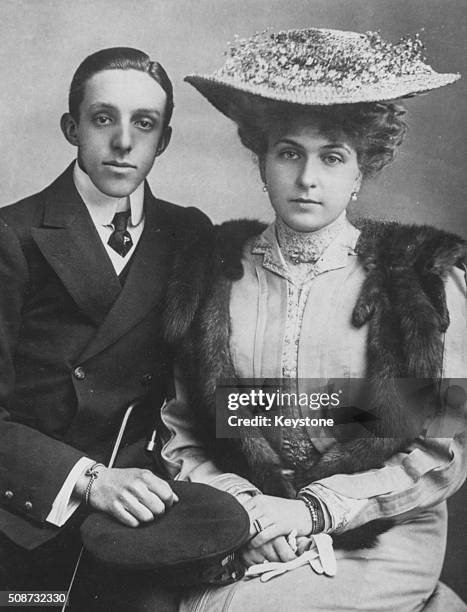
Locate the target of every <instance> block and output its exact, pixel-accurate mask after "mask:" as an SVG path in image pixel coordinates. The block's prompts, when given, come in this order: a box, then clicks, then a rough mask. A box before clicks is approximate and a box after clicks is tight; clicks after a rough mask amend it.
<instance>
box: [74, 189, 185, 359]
mask: <svg viewBox="0 0 467 612" xmlns="http://www.w3.org/2000/svg"><path fill="white" fill-rule="evenodd" d="M144 211H145V222H144V230H143V233H142V235H141V238H140V240H139V242H138V246H137V247H136V250H135V252H134V254H133V258H132V261H131V262H130V269H129V272H128V276H127V279H126V282H125V284H124V286H123V288H122V290H121V291H120V294H119V295H118V297H117V299H116V300H115V302H114V304H113V306H112V308H111V309H110V311H109V313H108V315H107V317H106V318H105V320H104V321H103V323H102V325H101V327H100V328H99V330H98V332H97V334H96V335H95V336H94V338H93V339H92V340H91V342H90V343H89V345H88V346H87V347H86V348H85V350H84V352H83V353H82V355H81V356H80V359H81V361H85V360H86V359H89V358H90V357H92V356H93V355H96V354H97V353H99V352H101V351H103V350H104V349H105V348H107V347H108V346H110V345H111V344H113V343H114V342H116V341H117V340H118V339H119V338H120V337H122V336H123V335H124V334H125V333H126V332H127V331H128V330H130V329H131V328H132V327H133V326H134V325H135V324H136V323H138V321H140V320H141V319H142V318H143V317H144V316H145V315H146V314H147V313H148V312H149V311H150V310H151V308H153V307H154V306H155V305H156V304H157V302H158V301H159V300H160V298H161V296H162V294H163V293H164V292H165V286H166V280H167V275H168V270H169V262H170V260H171V257H172V250H173V231H172V228H171V224H170V220H169V217H168V215H167V212H166V211H165V210H164V208H163V207H162V206H161V205H160V203H159V202H157V200H155V198H154V197H153V196H152V194H151V192H150V190H149V187H148V186H147V185H146V191H145V199H144Z"/></svg>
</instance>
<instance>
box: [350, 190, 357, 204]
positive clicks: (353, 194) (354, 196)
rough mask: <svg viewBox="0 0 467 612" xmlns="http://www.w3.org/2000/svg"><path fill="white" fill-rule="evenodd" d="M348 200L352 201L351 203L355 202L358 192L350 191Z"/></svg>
mask: <svg viewBox="0 0 467 612" xmlns="http://www.w3.org/2000/svg"><path fill="white" fill-rule="evenodd" d="M350 199H351V200H352V202H356V201H357V200H358V191H352V193H351V195H350Z"/></svg>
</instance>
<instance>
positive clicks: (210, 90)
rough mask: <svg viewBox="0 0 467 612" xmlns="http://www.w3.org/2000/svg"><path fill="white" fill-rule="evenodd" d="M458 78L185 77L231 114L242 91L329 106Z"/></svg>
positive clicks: (403, 93)
mask: <svg viewBox="0 0 467 612" xmlns="http://www.w3.org/2000/svg"><path fill="white" fill-rule="evenodd" d="M459 78H460V74H453V73H446V74H439V73H437V72H434V71H433V72H432V73H431V74H420V75H407V76H398V77H397V78H393V79H389V78H388V79H385V81H384V82H378V83H375V84H371V85H369V84H365V85H364V86H361V87H352V89H348V88H343V87H342V88H337V87H334V86H331V85H323V84H317V85H316V86H315V87H313V86H308V87H307V88H306V90H302V91H292V90H290V89H283V90H282V89H277V88H275V89H272V88H271V87H268V86H267V85H263V84H262V85H257V84H252V83H245V82H243V81H241V80H240V79H228V78H226V77H223V78H222V79H221V78H219V77H216V76H208V75H197V74H190V75H188V76H186V77H185V79H184V80H185V81H186V82H187V83H190V85H192V86H193V87H195V88H196V89H197V90H198V91H199V92H200V93H201V94H202V95H203V96H204V97H205V98H207V99H208V100H209V102H211V104H213V105H214V106H215V107H216V108H217V109H218V110H220V111H221V113H224V115H227V117H232V107H237V109H238V107H239V105H240V106H241V102H242V98H245V94H247V96H248V97H250V96H254V97H255V98H257V99H265V100H275V101H277V102H284V103H289V104H299V105H302V106H330V105H333V104H356V103H359V102H383V101H387V100H396V99H400V98H408V97H413V96H417V95H419V94H423V93H426V92H429V91H432V90H433V89H438V88H439V87H444V86H445V85H450V84H451V83H454V82H455V81H457V80H458V79H459Z"/></svg>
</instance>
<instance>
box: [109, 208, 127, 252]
mask: <svg viewBox="0 0 467 612" xmlns="http://www.w3.org/2000/svg"><path fill="white" fill-rule="evenodd" d="M129 217H130V211H129V210H125V211H123V212H118V213H115V216H114V218H113V219H112V225H113V226H114V231H113V232H112V234H111V236H110V238H109V240H108V242H107V244H108V245H109V246H110V247H112V249H113V250H114V251H117V253H118V254H119V255H121V256H122V257H125V255H126V254H127V253H128V251H129V250H130V249H131V247H132V246H133V240H132V239H131V236H130V234H129V233H128V231H127V226H128V219H129Z"/></svg>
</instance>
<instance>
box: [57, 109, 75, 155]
mask: <svg viewBox="0 0 467 612" xmlns="http://www.w3.org/2000/svg"><path fill="white" fill-rule="evenodd" d="M60 127H61V128H62V132H63V135H64V136H65V138H66V139H67V140H68V142H69V143H70V144H71V145H73V146H74V147H77V146H78V130H77V125H76V121H75V120H74V119H73V117H72V116H71V115H70V113H64V114H63V115H62V118H61V119H60Z"/></svg>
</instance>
